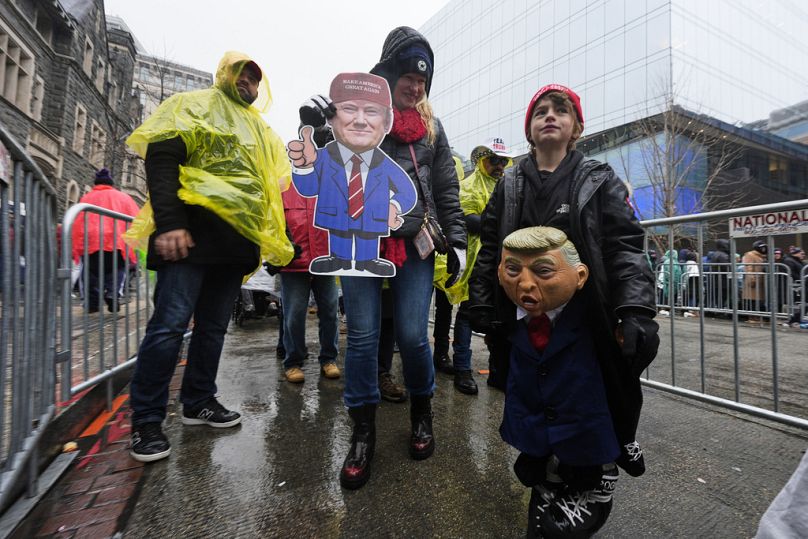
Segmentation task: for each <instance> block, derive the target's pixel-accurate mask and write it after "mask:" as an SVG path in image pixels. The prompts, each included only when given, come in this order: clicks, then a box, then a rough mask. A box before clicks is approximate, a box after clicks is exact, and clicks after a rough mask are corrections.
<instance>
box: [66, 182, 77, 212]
mask: <svg viewBox="0 0 808 539" xmlns="http://www.w3.org/2000/svg"><path fill="white" fill-rule="evenodd" d="M80 193H81V190H80V188H79V184H78V183H77V182H76V180H70V183H68V184H67V197H66V200H65V202H66V204H65V209H67V208H69V207H70V206H72V205H74V204H78V202H79V198H80Z"/></svg>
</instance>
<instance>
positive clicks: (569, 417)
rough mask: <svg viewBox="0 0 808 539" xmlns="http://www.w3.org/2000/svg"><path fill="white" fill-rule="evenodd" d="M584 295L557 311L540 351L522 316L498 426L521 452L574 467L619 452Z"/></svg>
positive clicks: (604, 460)
mask: <svg viewBox="0 0 808 539" xmlns="http://www.w3.org/2000/svg"><path fill="white" fill-rule="evenodd" d="M583 298H584V296H583V294H581V293H577V294H576V295H575V296H573V299H572V300H571V301H570V302H569V303H568V304H567V306H566V307H565V308H564V310H563V311H562V312H561V314H560V315H559V318H558V319H557V320H556V324H555V327H554V328H553V331H552V333H551V335H550V342H549V343H548V345H547V348H545V350H544V352H543V353H542V352H539V351H538V350H536V348H535V347H534V346H533V345H532V344H531V342H530V338H529V336H528V331H527V324H526V323H525V322H524V320H523V321H521V322H520V323H518V324H517V325H516V326H517V327H516V330H515V331H514V333H513V334H512V335H511V342H512V344H513V346H512V348H511V359H510V371H509V373H508V390H507V392H506V393H505V414H504V417H503V419H502V425H501V426H500V434H501V435H502V439H503V440H505V441H506V442H507V443H508V444H510V445H512V446H513V447H515V448H516V449H518V450H519V451H522V452H523V453H527V454H528V455H531V456H534V457H545V456H548V455H549V454H554V455H556V456H557V457H558V458H559V460H560V461H561V462H563V463H565V464H569V465H572V466H588V465H595V464H606V463H609V462H613V461H614V459H616V458H617V456H618V455H619V454H620V448H619V447H618V445H617V437H616V436H615V433H614V427H613V426H612V419H611V416H610V414H609V406H608V404H607V401H606V390H605V388H604V385H603V377H602V375H601V371H600V365H599V364H598V360H597V356H596V354H595V345H594V341H593V339H592V333H591V331H589V329H588V328H587V322H586V313H585V312H584V311H585V308H586V306H585V304H584V301H583Z"/></svg>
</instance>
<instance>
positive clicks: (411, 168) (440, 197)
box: [380, 119, 466, 249]
mask: <svg viewBox="0 0 808 539" xmlns="http://www.w3.org/2000/svg"><path fill="white" fill-rule="evenodd" d="M435 127H436V128H437V131H438V134H437V138H436V139H435V144H433V145H430V144H428V143H427V140H426V136H424V138H422V139H420V140H417V141H415V142H413V143H412V146H413V150H414V152H415V159H416V160H417V161H418V175H420V180H421V181H420V182H419V178H418V175H416V173H415V165H414V164H413V162H412V155H411V154H410V148H409V144H405V143H403V142H399V141H397V140H396V139H394V138H393V137H391V136H389V135H388V136H387V137H385V139H384V140H383V141H382V144H381V146H380V148H381V149H382V151H383V152H384V153H386V154H387V155H389V156H390V158H391V159H392V160H393V161H395V162H396V163H398V165H399V166H400V167H401V168H403V169H404V171H405V172H406V173H407V174H409V175H410V178H412V180H413V181H414V182H415V184H416V189H417V190H418V200H417V201H416V202H415V207H414V208H413V209H412V210H411V211H410V212H409V213H408V214H407V215H405V216H404V224H403V225H401V227H400V228H399V229H398V230H393V231H392V235H393V236H396V237H404V238H412V237H413V236H415V235H416V234H418V231H419V230H420V228H421V223H422V222H423V220H424V208H425V207H426V201H425V200H424V197H423V193H422V191H421V187H422V186H428V188H429V189H430V193H431V195H432V201H433V203H434V204H435V210H433V211H434V212H435V213H436V214H437V217H438V221H439V222H440V226H441V228H442V229H443V233H444V234H445V235H446V239H447V240H448V242H449V245H451V246H453V247H457V248H458V249H465V248H466V225H465V222H464V221H463V210H462V209H461V208H460V198H459V197H460V194H459V193H460V183H459V182H458V180H457V171H456V170H455V166H454V160H453V159H452V152H451V150H450V149H449V142H448V140H447V139H446V133H445V132H444V131H443V126H442V125H441V123H440V121H438V120H437V119H435Z"/></svg>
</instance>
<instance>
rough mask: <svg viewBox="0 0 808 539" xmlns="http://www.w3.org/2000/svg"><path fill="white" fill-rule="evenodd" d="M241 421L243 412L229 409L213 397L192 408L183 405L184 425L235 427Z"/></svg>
mask: <svg viewBox="0 0 808 539" xmlns="http://www.w3.org/2000/svg"><path fill="white" fill-rule="evenodd" d="M239 423H241V414H239V413H238V412H233V411H231V410H228V409H227V408H225V407H224V406H222V405H221V404H219V401H217V400H216V397H211V398H209V399H208V400H206V401H205V402H203V403H202V404H200V405H199V406H197V407H196V408H193V409H191V410H188V409H186V408H185V407H183V409H182V424H183V425H208V426H210V427H216V428H220V429H222V428H227V427H234V426H236V425H238V424H239Z"/></svg>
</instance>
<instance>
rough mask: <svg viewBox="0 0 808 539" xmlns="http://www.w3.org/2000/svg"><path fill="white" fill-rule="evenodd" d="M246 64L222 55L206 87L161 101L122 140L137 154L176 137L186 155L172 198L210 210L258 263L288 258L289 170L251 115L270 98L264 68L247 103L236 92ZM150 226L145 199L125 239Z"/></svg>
mask: <svg viewBox="0 0 808 539" xmlns="http://www.w3.org/2000/svg"><path fill="white" fill-rule="evenodd" d="M250 61H251V60H250V58H249V57H248V56H247V55H246V54H243V53H239V52H228V53H226V54H225V55H224V57H223V58H222V60H221V62H219V67H218V69H217V70H216V83H215V84H214V86H213V88H209V89H207V90H198V91H195V92H184V93H180V94H176V95H173V96H171V97H170V98H168V99H166V100H165V101H164V102H163V103H162V104H161V105H160V106H159V107H158V108H157V110H155V111H154V113H153V114H152V115H151V116H150V117H149V118H148V119H147V120H146V121H145V122H143V125H141V126H140V127H138V128H137V129H136V130H135V131H134V132H133V133H132V135H131V136H130V137H129V138H128V139H127V141H126V143H127V144H128V145H129V146H130V147H131V148H132V149H133V150H134V151H135V152H137V153H138V155H140V156H141V157H143V158H144V159H145V157H146V148H147V147H148V145H149V144H150V143H152V142H159V141H162V140H168V139H171V138H174V137H177V136H179V137H181V138H182V140H183V142H184V143H185V146H186V148H187V150H188V158H187V160H186V163H185V165H184V166H180V176H179V179H180V184H181V187H180V189H179V191H178V193H177V194H178V196H179V198H180V199H181V200H183V201H184V202H185V203H186V204H192V205H198V206H203V207H205V208H207V209H209V210H211V211H213V212H214V213H216V215H218V216H219V217H220V218H221V219H222V220H224V221H225V222H227V223H228V224H230V225H231V226H232V227H233V228H235V229H236V231H238V232H239V234H241V235H242V236H244V237H245V238H247V239H249V240H250V241H252V242H253V243H255V244H257V245H258V246H259V247H260V249H261V257H262V259H263V260H266V261H268V262H270V263H271V264H273V265H276V266H283V265H286V264H287V263H289V261H290V260H291V259H292V255H293V250H292V245H291V243H290V242H289V240H288V238H287V237H286V233H285V231H286V224H285V220H284V214H283V202H282V201H281V189H282V188H283V189H285V188H286V187H288V185H289V180H290V176H291V169H290V166H289V161H288V159H287V157H286V149H285V147H284V144H283V142H282V141H281V139H280V138H279V137H278V135H277V134H275V132H274V131H272V129H271V128H270V127H269V126H268V125H267V124H266V122H265V121H264V120H263V118H261V116H260V114H259V111H260V112H263V111H266V109H268V108H269V105H270V104H271V103H272V96H271V93H270V91H269V85H268V83H267V77H266V73H263V76H262V78H261V83H260V84H259V88H258V98H257V99H256V100H255V102H254V103H253V104H252V105H249V104H247V103H246V102H245V101H243V100H242V99H241V98H240V97H239V95H238V92H237V91H236V86H235V82H236V79H237V77H238V75H239V73H240V72H241V69H242V68H243V67H244V65H245V64H246V63H247V62H250ZM154 230H155V225H154V215H153V212H152V209H151V204H150V203H149V202H147V203H146V204H145V205H144V207H143V209H142V210H141V212H140V213H139V214H138V216H137V218H136V219H135V221H134V223H133V224H132V227H131V228H130V229H129V231H128V232H127V233H126V235H125V238H126V239H127V241H128V242H129V243H130V244H133V245H140V246H141V247H142V246H144V245H145V241H146V240H147V239H148V237H149V235H150V234H151V233H153V232H154Z"/></svg>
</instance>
